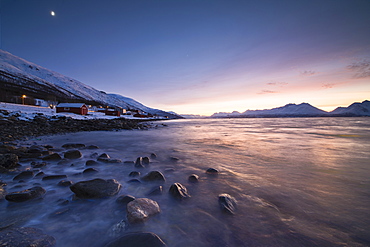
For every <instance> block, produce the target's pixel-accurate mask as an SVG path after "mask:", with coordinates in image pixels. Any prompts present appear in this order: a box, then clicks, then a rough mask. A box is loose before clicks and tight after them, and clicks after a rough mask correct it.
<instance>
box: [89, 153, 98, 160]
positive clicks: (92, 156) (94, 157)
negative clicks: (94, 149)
mask: <svg viewBox="0 0 370 247" xmlns="http://www.w3.org/2000/svg"><path fill="white" fill-rule="evenodd" d="M98 157H99V154H98V153H93V154H91V155H90V158H93V159H96V158H98Z"/></svg>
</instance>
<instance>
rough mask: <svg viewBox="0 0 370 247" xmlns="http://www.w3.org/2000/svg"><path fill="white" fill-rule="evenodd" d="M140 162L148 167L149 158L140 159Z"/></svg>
mask: <svg viewBox="0 0 370 247" xmlns="http://www.w3.org/2000/svg"><path fill="white" fill-rule="evenodd" d="M141 162H142V163H143V165H144V166H146V165H149V163H150V160H149V157H142V159H141Z"/></svg>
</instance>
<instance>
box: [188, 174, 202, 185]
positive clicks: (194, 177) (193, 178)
mask: <svg viewBox="0 0 370 247" xmlns="http://www.w3.org/2000/svg"><path fill="white" fill-rule="evenodd" d="M188 181H189V182H191V183H197V182H199V176H198V175H197V174H191V175H190V176H189V178H188Z"/></svg>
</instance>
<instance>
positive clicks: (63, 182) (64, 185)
mask: <svg viewBox="0 0 370 247" xmlns="http://www.w3.org/2000/svg"><path fill="white" fill-rule="evenodd" d="M72 184H73V182H72V181H70V180H62V181H60V182H59V183H58V185H59V186H62V187H69V186H71V185H72Z"/></svg>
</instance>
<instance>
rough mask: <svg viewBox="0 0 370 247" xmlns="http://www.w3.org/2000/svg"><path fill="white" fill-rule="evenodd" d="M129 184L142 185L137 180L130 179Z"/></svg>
mask: <svg viewBox="0 0 370 247" xmlns="http://www.w3.org/2000/svg"><path fill="white" fill-rule="evenodd" d="M127 183H129V184H141V182H140V181H139V180H138V179H136V178H134V179H130V180H129V181H127Z"/></svg>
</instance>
